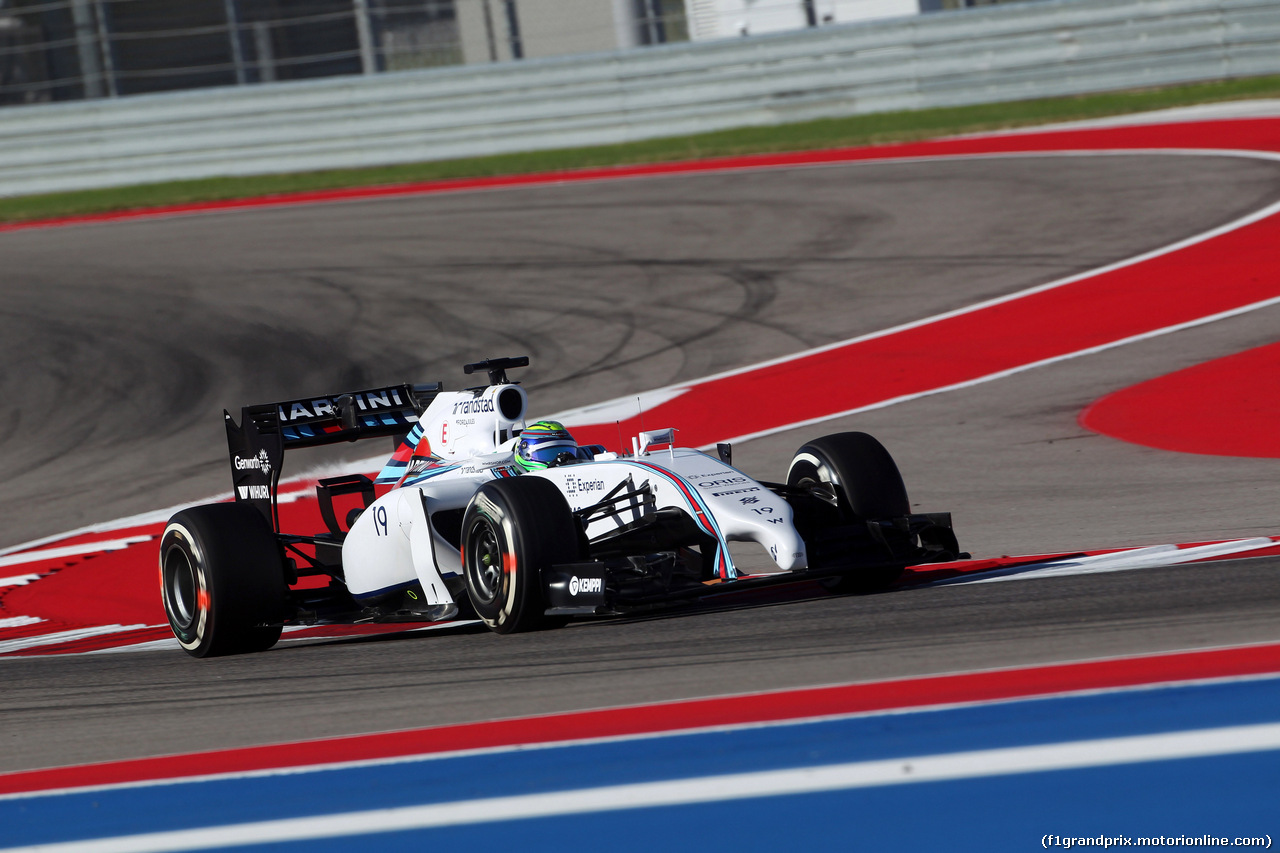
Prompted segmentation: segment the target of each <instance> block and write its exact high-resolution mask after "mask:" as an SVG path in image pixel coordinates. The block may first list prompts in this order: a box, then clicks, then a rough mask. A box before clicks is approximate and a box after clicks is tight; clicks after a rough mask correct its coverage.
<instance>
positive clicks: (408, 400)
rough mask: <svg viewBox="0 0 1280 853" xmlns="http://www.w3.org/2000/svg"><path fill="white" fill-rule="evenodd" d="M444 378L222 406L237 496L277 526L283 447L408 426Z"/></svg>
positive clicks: (399, 431) (394, 432)
mask: <svg viewBox="0 0 1280 853" xmlns="http://www.w3.org/2000/svg"><path fill="white" fill-rule="evenodd" d="M440 390H441V385H440V383H438V382H437V383H435V384H432V385H393V386H390V387H387V388H374V389H372V390H368V391H352V392H350V393H346V394H338V395H336V396H333V397H308V398H305V399H301V400H285V401H283V402H280V403H264V404H262V405H258V406H245V407H244V408H243V409H241V413H240V423H239V424H236V422H235V419H234V418H233V417H232V416H231V413H230V412H227V411H224V412H223V413H222V414H223V418H224V420H225V422H226V427H227V451H228V453H229V455H230V457H231V478H232V484H233V488H234V490H235V499H236V500H237V501H239V502H241V503H247V504H250V505H252V506H255V507H256V508H258V509H259V510H260V511H261V512H262V514H263V515H264V516H265V517H266V518H267V520H268V521H269V522H271V525H272V527H273V528H275V529H276V530H279V523H278V516H277V513H276V492H277V489H278V488H279V484H280V468H281V465H282V464H283V462H284V452H285V451H286V450H293V449H296V448H301V447H318V446H320V445H324V444H337V443H339V442H344V441H359V440H361V439H366V438H379V437H387V436H392V437H398V436H403V435H405V434H406V433H408V432H409V430H411V429H412V428H413V426H414V424H416V423H417V422H418V416H419V415H420V414H422V412H423V411H425V410H426V408H427V406H429V405H430V404H431V401H432V400H434V399H435V397H436V395H437V394H439V393H440Z"/></svg>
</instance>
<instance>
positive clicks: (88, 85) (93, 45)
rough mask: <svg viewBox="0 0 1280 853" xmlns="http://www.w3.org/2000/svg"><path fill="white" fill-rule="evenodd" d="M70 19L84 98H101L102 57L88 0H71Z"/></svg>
mask: <svg viewBox="0 0 1280 853" xmlns="http://www.w3.org/2000/svg"><path fill="white" fill-rule="evenodd" d="M71 21H72V23H73V24H74V25H75V30H76V52H77V54H78V55H79V57H80V83H81V85H82V86H83V87H84V96H85V97H86V98H101V97H102V95H103V91H102V58H101V56H100V55H99V53H98V37H97V33H96V32H95V30H96V29H97V28H96V27H95V26H94V20H93V9H91V8H90V7H89V0H71Z"/></svg>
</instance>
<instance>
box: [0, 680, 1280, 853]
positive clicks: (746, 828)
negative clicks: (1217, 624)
mask: <svg viewBox="0 0 1280 853" xmlns="http://www.w3.org/2000/svg"><path fill="white" fill-rule="evenodd" d="M671 723H672V725H675V726H679V725H704V726H706V725H714V724H715V721H714V720H672V721H671ZM1277 723H1280V677H1266V678H1258V679H1249V680H1239V681H1226V682H1217V683H1199V684H1194V683H1193V684H1187V685H1180V686H1161V687H1149V688H1139V689H1126V690H1119V691H1108V692H1098V693H1088V694H1079V695H1072V696H1065V697H1049V698H1040V699H1026V700H1016V701H1004V702H996V703H990V704H980V705H971V706H963V707H956V708H941V709H936V710H915V711H900V712H890V713H876V714H868V715H861V716H852V717H845V718H837V719H828V720H822V721H817V722H800V723H783V724H769V725H764V726H747V727H738V728H733V729H727V730H717V731H704V732H696V733H686V734H673V735H662V736H649V737H642V738H633V739H620V740H612V741H604V742H597V743H581V744H573V745H564V746H548V747H535V748H512V749H502V750H495V751H490V752H485V753H479V754H470V755H467V754H461V755H455V756H442V757H435V758H431V757H428V758H420V759H412V760H402V761H397V762H383V763H378V764H374V765H368V766H355V767H340V768H333V769H324V770H309V771H308V770H304V771H298V772H293V773H287V774H278V775H270V776H250V777H232V778H222V779H215V780H208V781H196V782H174V783H164V784H155V785H144V786H136V787H122V788H113V789H106V790H97V791H87V792H83V793H64V794H48V795H26V796H9V797H5V798H0V849H5V848H10V847H25V846H31V845H37V844H54V843H59V842H61V843H66V842H75V841H80V842H89V841H92V840H95V839H111V838H116V839H119V838H121V837H124V836H136V835H141V834H148V833H161V832H173V831H180V830H195V829H210V828H217V827H241V828H242V831H243V832H244V833H245V835H244V837H242V838H240V839H239V840H238V841H227V840H226V839H225V838H224V839H222V840H221V841H217V842H215V843H214V844H213V846H209V847H204V846H201V845H199V844H196V845H192V844H191V843H189V842H190V838H188V839H187V841H186V842H183V845H184V846H178V847H173V848H163V846H161V847H159V848H156V849H237V850H243V849H262V850H273V851H274V850H282V851H283V850H294V849H296V850H299V851H301V850H306V851H316V850H344V851H346V850H363V849H377V850H380V851H395V850H414V851H418V850H424V849H427V848H428V847H436V848H442V847H443V848H445V849H447V848H448V847H450V846H453V845H457V846H459V847H461V846H464V845H465V846H467V847H472V846H474V845H475V844H476V843H477V842H478V841H479V842H481V843H483V844H484V845H485V846H486V847H487V846H490V845H494V844H496V845H500V846H505V845H510V846H511V849H519V850H559V851H563V850H566V849H570V850H620V851H623V850H637V851H639V850H644V851H651V850H652V849H653V848H654V847H655V846H660V847H662V848H665V849H666V850H695V849H696V850H700V851H702V850H706V849H707V848H708V847H710V848H713V849H722V848H730V847H732V848H736V849H743V850H778V849H800V848H799V845H808V846H809V848H810V849H813V850H889V849H895V850H896V849H903V850H925V849H932V848H938V849H947V850H955V849H960V850H1027V849H1031V848H1037V847H1042V844H1046V843H1047V844H1048V845H1049V847H1050V849H1053V847H1054V846H1055V845H1054V842H1053V840H1052V839H1049V840H1047V841H1046V836H1057V837H1058V838H1059V839H1069V838H1092V839H1095V840H1096V839H1098V838H1099V837H1100V836H1101V837H1111V838H1128V839H1130V840H1131V841H1136V839H1139V838H1143V837H1152V836H1164V837H1199V836H1205V835H1209V836H1214V837H1219V838H1223V837H1225V838H1229V839H1231V840H1233V841H1234V839H1236V838H1251V837H1261V836H1269V837H1270V838H1273V839H1276V840H1278V841H1280V750H1277V749H1276V745H1275V743H1274V742H1268V743H1264V744H1261V745H1259V746H1258V747H1257V748H1252V747H1250V746H1249V745H1248V744H1246V745H1245V746H1244V747H1243V748H1239V747H1237V748H1236V749H1234V750H1232V751H1228V752H1227V753H1225V754H1210V755H1197V756H1191V757H1170V758H1160V759H1157V760H1147V759H1143V760H1138V761H1122V762H1120V763H1108V761H1109V759H1107V758H1106V757H1105V756H1104V757H1103V759H1102V761H1101V762H1100V766H1085V767H1071V768H1067V769H1044V770H1037V769H1031V770H1030V771H1027V770H1025V769H1022V770H1019V771H1017V772H998V773H996V775H986V774H985V773H975V774H973V775H970V776H967V777H965V778H948V779H941V780H935V781H917V782H908V783H901V782H900V783H894V784H880V783H874V782H873V783H870V784H862V785H861V786H857V787H848V788H842V789H838V790H825V791H820V792H816V793H814V792H810V793H788V792H783V793H779V794H773V795H767V796H744V797H738V798H733V799H729V800H722V801H715V800H714V799H712V800H710V801H703V802H693V803H687V802H677V803H662V804H660V805H653V806H642V807H638V808H616V807H604V808H587V809H583V810H579V811H576V812H575V813H569V814H561V815H554V816H536V813H535V816H528V817H521V818H519V819H506V818H507V815H506V814H504V813H502V812H501V811H495V812H492V813H486V814H484V815H481V816H480V817H476V818H469V819H468V822H467V823H465V824H461V825H453V826H430V827H425V828H423V827H419V828H412V829H407V830H403V831H396V832H369V831H367V829H368V825H367V822H366V823H364V824H360V825H358V826H356V825H353V830H354V831H353V832H352V833H350V834H346V833H340V834H338V835H336V836H335V835H331V834H328V835H327V834H325V833H314V834H312V835H310V836H308V835H307V833H306V831H302V832H300V834H299V836H298V837H297V839H296V840H284V841H274V842H255V839H254V828H253V827H254V825H256V824H260V823H261V822H264V821H279V820H287V819H295V820H296V819H299V818H304V819H305V818H319V817H323V816H327V815H334V814H352V813H367V812H370V811H373V810H380V809H413V808H415V807H422V806H429V805H448V806H449V807H455V806H456V805H457V804H462V803H465V802H467V801H475V800H488V799H491V798H516V800H517V801H518V799H519V798H527V797H531V796H534V795H540V794H547V793H553V792H568V791H573V792H578V795H579V796H582V795H583V792H590V791H594V790H599V789H603V788H609V787H611V786H619V785H637V784H645V783H665V782H672V781H678V780H699V779H703V778H706V777H720V776H726V775H730V774H762V773H769V772H770V771H792V770H803V769H806V768H817V769H821V768H824V767H832V766H836V765H860V763H863V762H877V761H884V760H897V759H911V758H921V757H932V758H937V757H939V756H942V757H945V756H948V755H951V754H955V753H970V752H975V751H992V750H994V751H1010V750H1012V751H1014V752H1018V751H1019V750H1021V749H1022V748H1027V747H1036V746H1040V745H1062V744H1071V743H1077V742H1086V741H1096V740H1100V739H1113V738H1136V737H1141V736H1149V735H1176V734H1178V733H1200V732H1207V731H1211V730H1221V729H1229V728H1233V727H1258V726H1263V725H1267V724H1271V725H1274V724H1277ZM1193 737H1194V736H1193ZM1095 763H1099V762H1095ZM192 770H193V771H194V772H198V771H199V768H198V767H193V768H192ZM713 783H714V780H710V779H709V780H708V784H713ZM449 804H453V805H449ZM437 811H438V810H437ZM308 825H309V824H308V823H307V821H306V820H303V821H299V826H302V827H303V828H304V829H305V827H306V826H308ZM197 837H198V836H197ZM286 837H288V836H286ZM1057 846H1058V847H1059V848H1063V845H1062V844H1061V843H1060V842H1059V844H1058V845H1057ZM1116 846H1125V845H1124V843H1123V841H1121V842H1118V843H1117V844H1116ZM102 849H107V848H102ZM120 849H128V847H127V845H126V846H125V847H121V848H120Z"/></svg>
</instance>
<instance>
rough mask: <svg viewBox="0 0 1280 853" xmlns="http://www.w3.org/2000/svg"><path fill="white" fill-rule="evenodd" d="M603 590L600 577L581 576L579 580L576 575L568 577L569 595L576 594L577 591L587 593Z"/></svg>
mask: <svg viewBox="0 0 1280 853" xmlns="http://www.w3.org/2000/svg"><path fill="white" fill-rule="evenodd" d="M603 591H604V580H602V579H601V578H582V579H581V580H579V579H578V576H577V575H574V576H573V577H572V578H570V579H569V594H570V595H577V594H578V593H582V594H583V595H587V594H589V593H592V592H603Z"/></svg>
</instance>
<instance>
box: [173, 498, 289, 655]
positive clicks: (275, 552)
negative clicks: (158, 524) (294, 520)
mask: <svg viewBox="0 0 1280 853" xmlns="http://www.w3.org/2000/svg"><path fill="white" fill-rule="evenodd" d="M286 590H287V587H286V584H285V574H284V561H283V556H282V555H281V552H280V547H279V545H278V544H277V542H276V537H275V534H274V533H273V532H272V530H271V527H270V525H269V524H267V521H266V519H264V518H263V517H262V514H261V513H259V512H258V511H257V510H255V509H253V508H252V507H247V506H243V505H241V504H235V503H225V504H209V505H207V506H198V507H193V508H191V509H187V510H183V511H182V512H180V513H178V514H177V515H175V516H173V518H171V519H169V524H168V525H167V526H166V527H165V529H164V534H163V535H162V536H161V538H160V597H161V599H162V601H163V602H164V610H165V614H166V615H167V616H168V617H169V626H170V627H171V628H172V629H173V635H174V636H175V637H177V638H178V642H179V643H181V644H182V648H184V649H186V651H187V653H188V654H190V655H192V656H194V657H198V658H203V657H215V656H218V655H230V654H240V653H244V652H260V651H265V650H266V649H269V648H271V647H272V646H274V645H275V644H276V641H278V640H279V639H280V630H281V625H280V623H281V622H282V621H283V618H284V611H285V596H286Z"/></svg>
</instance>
